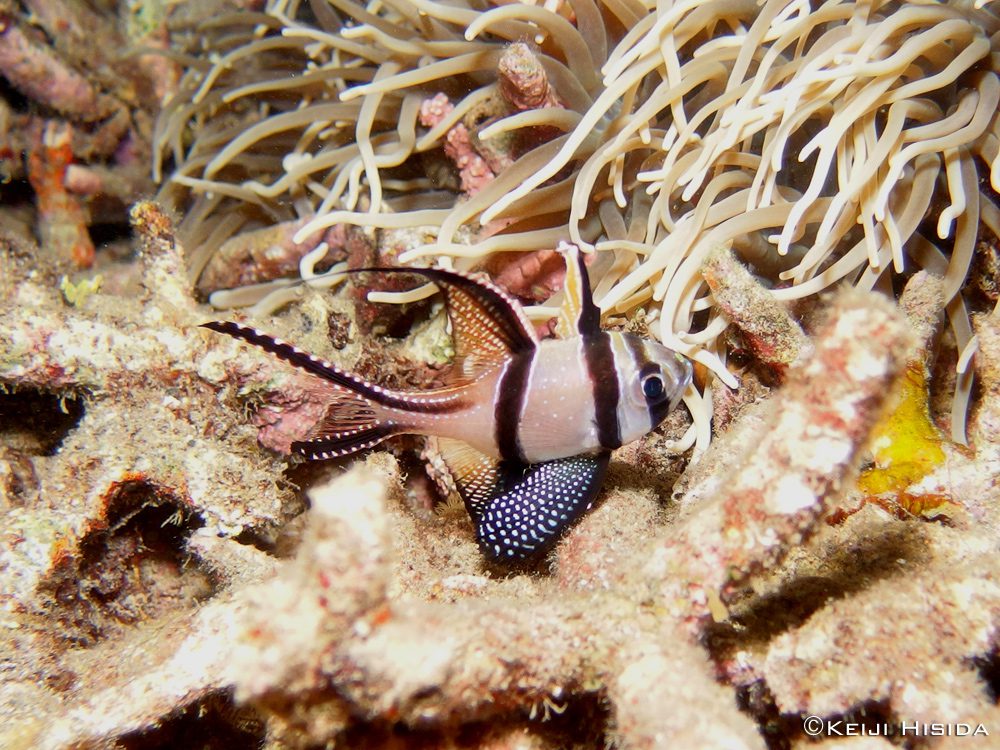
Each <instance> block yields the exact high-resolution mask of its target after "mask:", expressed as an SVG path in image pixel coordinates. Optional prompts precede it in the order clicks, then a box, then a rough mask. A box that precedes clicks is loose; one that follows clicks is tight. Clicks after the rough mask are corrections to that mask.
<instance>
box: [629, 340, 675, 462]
mask: <svg viewBox="0 0 1000 750" xmlns="http://www.w3.org/2000/svg"><path fill="white" fill-rule="evenodd" d="M623 336H625V337H626V338H627V339H629V340H628V341H627V349H628V350H629V351H630V352H631V353H632V356H630V357H628V358H627V359H626V361H625V362H624V363H619V365H618V367H619V373H618V376H619V383H620V388H621V398H620V400H619V403H618V409H619V414H618V422H619V425H620V429H621V438H622V444H625V443H629V442H631V441H633V440H638V439H639V438H640V437H642V436H643V435H645V434H646V433H647V432H649V431H650V430H652V429H653V428H654V427H656V426H657V425H659V424H660V423H661V422H662V421H663V420H664V419H666V417H667V415H668V414H669V413H670V412H672V411H673V410H674V409H675V408H676V407H677V404H678V403H680V400H681V398H682V396H683V395H684V391H685V390H687V387H688V386H689V385H690V384H691V375H692V368H691V362H690V361H689V360H688V358H687V357H685V356H684V355H682V354H679V353H678V352H675V351H674V350H673V349H670V348H668V347H666V346H664V345H663V344H660V343H658V342H656V341H653V340H651V339H647V338H641V337H639V336H632V335H631V334H623Z"/></svg>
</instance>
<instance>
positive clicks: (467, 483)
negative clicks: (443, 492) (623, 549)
mask: <svg viewBox="0 0 1000 750" xmlns="http://www.w3.org/2000/svg"><path fill="white" fill-rule="evenodd" d="M437 448H438V451H439V452H440V454H441V457H442V458H443V459H444V461H445V463H446V464H447V466H448V469H449V471H450V472H451V474H452V478H453V479H454V480H455V484H456V486H457V488H458V494H459V495H460V496H461V498H462V500H463V502H464V503H465V507H466V510H467V511H468V513H469V516H470V517H471V518H472V523H473V524H474V525H475V527H476V540H477V541H478V542H479V547H480V549H481V550H482V552H483V555H484V556H485V557H486V558H487V559H488V560H490V561H491V562H494V563H498V564H501V565H512V564H523V563H530V562H532V561H534V560H537V559H538V558H539V557H541V556H542V555H544V554H545V553H546V552H548V551H549V550H550V549H551V548H552V546H553V545H554V544H555V543H556V542H557V541H558V540H559V538H560V537H561V536H562V534H563V533H564V532H565V531H566V530H567V529H568V528H569V527H570V526H572V525H573V524H574V523H576V521H577V520H579V518H580V517H581V516H582V515H583V514H584V513H586V512H587V511H588V510H589V509H590V506H591V505H592V504H593V502H594V499H595V498H596V497H597V493H598V491H599V490H600V488H601V484H602V483H603V482H604V474H605V472H606V471H607V468H608V460H609V458H610V453H608V452H607V451H604V452H601V453H596V454H584V455H580V456H571V457H569V458H559V459H555V460H553V461H544V462H542V463H537V464H520V463H516V462H509V461H500V460H497V459H493V458H490V457H489V456H485V455H483V454H482V453H479V452H478V451H475V450H473V449H472V448H469V446H467V445H466V444H465V443H462V442H461V441H458V440H449V439H445V438H440V439H439V440H438V445H437Z"/></svg>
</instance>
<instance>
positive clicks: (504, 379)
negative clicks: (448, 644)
mask: <svg viewBox="0 0 1000 750" xmlns="http://www.w3.org/2000/svg"><path fill="white" fill-rule="evenodd" d="M560 249H561V250H562V251H563V254H564V257H565V260H566V281H565V284H564V290H563V303H562V306H561V308H560V310H559V315H558V318H557V321H556V337H555V338H545V339H541V340H540V339H539V337H538V335H537V333H536V332H535V328H534V327H533V326H532V325H531V323H530V322H529V321H528V318H527V316H526V315H525V313H524V310H523V308H522V307H521V305H520V303H519V302H518V301H517V300H515V299H514V298H513V297H511V296H510V295H509V294H507V293H506V292H505V291H503V290H502V289H500V288H499V287H497V286H496V285H495V284H493V283H492V282H490V281H489V280H488V279H485V278H482V277H479V276H473V275H470V274H466V273H462V272H458V271H452V270H445V269H439V268H365V269H358V270H357V272H359V273H360V272H374V273H380V274H387V275H389V274H403V273H405V274H409V275H413V276H417V277H422V278H423V279H424V280H426V281H429V282H433V283H434V284H435V285H436V286H437V287H438V288H439V289H440V290H441V291H442V292H443V294H444V296H445V304H446V307H447V312H448V318H449V322H450V326H451V334H452V338H453V340H454V348H455V359H454V362H453V363H452V367H451V369H450V371H449V374H448V375H447V379H446V381H445V382H444V385H442V386H441V387H438V388H434V389H429V390H426V391H421V392H412V391H402V390H393V389H390V388H385V387H382V386H380V385H378V384H376V383H371V382H368V381H367V380H364V379H363V378H361V377H358V376H357V375H355V374H353V373H350V372H348V371H346V370H343V369H341V368H339V367H337V366H336V365H334V364H332V363H330V362H327V361H325V360H323V359H321V358H319V357H316V356H315V355H312V354H309V353H307V352H305V351H302V350H300V349H298V348H296V347H295V346H293V345H291V344H289V343H287V342H284V341H281V340H279V339H276V338H274V337H272V336H269V335H268V334H266V333H263V332H261V331H259V330H257V329H254V328H250V327H248V326H244V325H241V324H239V323H235V322H229V321H214V322H209V323H205V324H204V325H203V327H204V328H208V329H210V330H213V331H216V332H218V333H223V334H227V335H229V336H232V337H234V338H236V339H240V340H242V341H245V342H247V343H249V344H252V345H254V346H256V347H258V348H260V349H262V350H263V351H265V352H268V353H270V354H272V355H274V356H276V357H278V358H279V359H281V360H284V361H285V362H287V363H289V364H291V365H293V366H295V367H297V368H298V369H300V370H304V371H305V372H307V373H309V374H311V375H313V376H315V377H316V378H318V379H319V380H320V381H321V382H322V388H323V390H322V392H323V394H324V397H325V398H327V399H328V401H329V403H328V405H327V406H326V410H325V415H324V416H323V417H322V418H321V419H320V420H319V422H318V423H317V425H316V427H315V428H314V429H313V431H312V433H311V435H310V436H309V437H308V439H306V440H303V441H298V442H294V443H292V450H293V451H294V452H296V453H299V454H301V455H303V456H305V457H306V458H308V459H317V460H322V459H332V458H341V457H344V456H349V455H351V454H354V453H358V452H360V451H364V450H367V449H370V448H374V447H375V446H377V445H378V444H379V443H381V442H382V441H384V440H386V439H388V438H390V437H392V436H395V435H400V434H417V435H425V436H432V437H434V438H436V443H437V450H438V451H439V453H440V457H441V458H442V459H443V461H444V464H445V466H446V467H447V469H448V471H449V473H450V474H451V476H452V478H453V480H454V483H455V486H456V488H457V491H458V494H459V495H460V496H461V498H462V500H463V502H464V504H465V507H466V510H467V511H468V513H469V516H470V517H471V519H472V521H473V524H474V526H475V529H476V538H477V541H478V543H479V547H480V549H481V550H482V552H483V555H484V556H485V557H486V559H487V560H489V561H490V562H491V563H495V564H499V565H520V564H527V563H532V562H534V561H536V560H537V559H538V558H540V557H541V556H542V555H544V554H545V553H547V552H548V551H549V550H550V549H551V548H552V547H553V545H554V544H555V543H556V542H557V541H558V540H559V538H561V536H562V535H563V534H564V533H565V532H566V530H567V529H569V528H570V527H571V526H572V525H573V524H575V523H576V522H577V521H578V520H579V519H580V518H581V517H582V516H583V515H584V514H585V513H586V512H587V511H588V510H589V509H590V507H591V506H592V505H593V503H594V500H595V499H596V497H597V494H598V492H599V490H600V488H601V485H602V483H603V481H604V476H605V474H606V472H607V468H608V463H609V459H610V455H611V451H612V450H614V449H615V448H618V447H620V446H622V445H625V444H627V443H630V442H632V441H634V440H637V439H639V438H640V437H642V436H643V435H645V434H647V433H648V432H650V431H651V430H653V429H654V428H655V427H656V426H657V425H659V424H660V423H661V422H662V421H663V420H664V419H665V418H666V416H667V415H668V414H669V413H670V412H671V411H672V410H673V409H675V408H676V407H677V405H678V403H679V401H680V400H681V398H682V396H683V394H684V391H685V390H686V389H687V388H688V386H689V385H690V384H691V375H692V367H691V363H690V361H689V360H688V359H687V358H686V357H684V356H683V355H682V354H680V353H678V352H676V351H674V350H672V349H670V348H668V347H666V346H664V345H663V344H660V343H659V342H656V341H654V340H653V339H650V338H645V337H640V336H638V335H634V334H629V333H624V332H618V331H605V330H602V329H601V312H600V309H599V308H598V307H597V305H596V304H595V303H594V300H593V295H592V292H591V288H590V281H589V278H588V274H587V267H586V264H585V262H584V259H583V256H582V255H581V254H580V253H579V251H578V250H577V249H576V247H575V246H571V245H566V244H565V243H564V244H563V245H562V246H561V248H560Z"/></svg>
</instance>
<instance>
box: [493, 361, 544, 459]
mask: <svg viewBox="0 0 1000 750" xmlns="http://www.w3.org/2000/svg"><path fill="white" fill-rule="evenodd" d="M534 362H535V352H534V351H531V352H526V353H523V354H518V355H516V356H514V357H512V358H511V360H510V362H509V363H508V364H507V367H506V368H505V369H504V372H503V374H502V375H501V376H500V380H499V382H498V383H497V401H496V405H495V406H494V413H493V429H494V430H495V431H496V432H495V436H496V442H497V450H499V452H500V457H501V458H502V459H504V460H505V461H517V462H523V461H524V453H523V452H522V451H521V440H520V437H519V435H518V432H519V425H520V423H521V412H522V410H523V409H524V401H525V399H526V398H527V397H528V384H529V382H530V380H531V367H532V365H533V364H534Z"/></svg>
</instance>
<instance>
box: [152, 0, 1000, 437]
mask: <svg viewBox="0 0 1000 750" xmlns="http://www.w3.org/2000/svg"><path fill="white" fill-rule="evenodd" d="M991 5H992V4H991V3H987V2H982V1H979V0H977V2H969V1H968V0H953V1H952V2H946V3H942V2H916V3H914V2H878V0H871V1H870V2H847V1H838V0H830V1H829V2H825V3H822V4H810V3H808V2H805V1H804V0H766V1H765V2H762V3H755V2H749V1H743V0H735V1H734V0H687V1H680V2H669V1H668V2H659V3H652V2H643V1H641V0H599V1H595V0H567V2H559V1H558V0H554V1H552V2H546V4H545V6H544V7H539V6H535V5H529V4H520V3H510V4H503V5H499V6H498V7H492V8H490V7H487V6H485V5H484V4H481V3H478V2H472V1H467V2H461V3H458V2H456V3H454V4H445V3H439V2H432V1H431V0H380V1H379V2H374V3H370V4H368V5H366V6H361V5H357V4H355V3H353V2H350V0H310V2H308V3H302V4H300V3H298V2H294V1H293V2H289V1H288V0H270V2H269V3H268V6H267V11H266V12H265V13H239V14H234V15H232V16H227V17H224V18H219V19H216V20H215V21H213V24H212V26H213V29H214V30H215V32H214V33H213V35H212V36H211V37H209V38H210V39H211V41H210V46H209V49H207V50H206V52H208V53H209V56H208V58H205V59H202V58H198V59H196V60H195V61H194V62H195V64H194V65H193V66H192V68H191V70H190V72H189V73H188V74H187V75H186V76H185V77H184V79H183V81H182V83H181V88H180V91H179V92H178V94H177V96H175V97H174V99H173V100H172V101H171V102H170V103H169V104H168V106H167V107H166V109H165V110H164V113H163V116H162V117H161V120H160V123H159V126H158V128H157V135H156V148H157V150H158V152H159V153H160V154H162V155H163V156H166V155H168V154H172V156H173V159H174V162H175V164H176V171H175V173H174V174H173V176H172V177H171V182H170V184H169V185H168V186H167V187H166V188H165V195H166V194H170V195H171V196H172V198H173V199H174V200H175V201H176V200H180V199H181V198H182V195H181V194H180V193H178V192H177V191H178V188H185V189H187V190H190V191H191V192H192V193H193V194H194V196H195V199H194V203H193V206H192V207H191V208H190V210H189V212H188V213H187V218H186V219H185V222H184V224H183V225H182V232H184V233H186V234H187V235H188V236H187V237H186V241H187V243H188V245H189V246H192V247H194V246H198V247H199V248H200V249H199V251H198V253H196V255H195V256H194V257H193V259H192V269H191V271H192V274H194V275H195V276H198V275H200V274H201V273H202V270H203V269H204V267H205V266H206V264H207V263H208V262H209V260H210V259H211V256H212V254H213V253H214V252H216V251H217V250H218V248H219V247H220V246H221V245H222V244H223V243H224V242H225V241H230V242H232V241H237V242H239V241H240V240H239V239H238V238H239V237H240V236H241V233H246V232H248V231H250V230H254V229H258V230H259V229H260V228H261V227H264V226H268V225H274V224H279V225H282V226H284V227H287V228H290V229H294V230H295V231H294V242H295V243H298V244H297V245H296V246H295V257H297V258H302V259H304V260H303V264H304V265H303V270H304V271H305V273H306V275H308V276H309V277H310V278H311V279H313V280H314V281H316V280H317V279H316V278H315V274H313V273H312V269H313V266H314V265H315V263H316V262H317V259H318V258H319V256H321V255H323V253H325V252H326V248H327V245H328V244H329V240H330V237H329V236H328V234H329V232H330V231H332V230H333V229H334V228H337V227H344V226H345V225H348V226H355V227H360V228H363V229H365V230H381V229H412V230H419V232H416V233H415V236H418V237H425V238H426V239H424V240H420V241H415V242H414V243H413V246H412V247H410V248H409V249H408V250H407V251H406V252H404V253H403V254H402V255H401V256H400V257H399V260H400V261H401V262H412V261H415V260H418V259H424V262H427V260H430V261H432V262H435V263H439V264H443V265H454V266H458V267H463V268H471V267H475V266H476V265H477V264H480V263H482V262H483V260H484V259H485V258H487V256H491V255H493V254H494V253H501V252H509V251H527V250H537V249H542V248H552V247H555V246H556V245H557V244H558V242H559V241H560V240H564V239H566V238H569V239H571V240H572V241H573V242H575V243H577V244H578V245H580V246H582V247H584V248H586V249H590V250H593V251H595V252H596V254H597V258H596V259H595V261H594V264H595V265H594V266H593V271H592V276H593V277H594V278H595V279H596V288H595V290H594V291H595V299H596V300H597V302H598V304H600V305H601V307H602V309H603V310H604V311H605V312H606V313H622V314H628V313H631V312H632V311H635V310H636V309H640V308H641V309H643V310H644V311H645V319H646V320H647V322H649V323H651V324H653V325H652V330H653V332H654V333H655V334H657V335H658V337H659V338H660V339H661V340H662V341H663V342H664V343H666V344H668V345H670V346H672V347H674V348H676V349H677V350H679V351H681V352H684V353H685V354H687V355H689V356H691V357H692V358H693V359H695V360H696V361H698V362H701V363H702V364H703V365H705V366H706V367H707V368H709V369H710V370H711V371H712V372H713V373H714V374H715V375H716V376H717V377H718V378H719V380H721V381H722V382H723V383H724V384H726V385H728V386H734V385H736V378H735V377H734V375H733V374H732V373H731V372H730V371H729V370H728V369H727V367H726V352H725V347H724V344H723V341H724V339H723V338H722V337H721V334H722V333H723V332H724V331H725V329H726V328H727V326H729V325H730V321H729V319H728V318H727V316H726V315H725V314H724V313H723V312H722V311H721V310H720V309H719V308H718V307H717V305H716V304H715V301H714V299H713V296H712V294H711V292H710V290H709V288H708V286H707V284H706V283H705V280H704V278H703V276H702V269H703V266H704V263H705V260H706V258H707V257H708V254H709V253H710V252H711V251H712V250H713V249H715V248H717V247H719V246H731V247H732V248H733V250H734V251H735V252H736V253H737V254H738V255H739V256H740V257H741V258H742V259H743V260H744V261H745V262H746V263H747V264H748V265H750V267H751V268H752V270H753V271H754V273H755V275H756V276H757V278H758V279H760V280H761V282H762V283H763V284H764V285H765V286H767V287H768V288H769V289H770V294H771V295H772V296H773V298H774V299H776V300H781V301H787V300H795V299H800V298H804V297H808V296H811V295H815V294H816V293H817V292H820V291H821V290H824V289H827V288H828V287H830V286H831V285H833V284H836V283H838V282H841V281H842V280H843V281H846V282H848V283H852V284H854V285H855V286H858V287H862V288H866V289H870V288H883V289H886V290H887V291H890V292H891V291H892V277H893V274H901V273H909V272H910V271H915V270H918V269H920V268H924V269H927V270H929V271H931V272H933V273H936V274H938V275H941V276H943V278H944V280H945V295H946V298H947V299H948V300H949V302H948V306H947V311H948V315H949V320H950V323H951V328H952V331H953V334H954V338H955V343H956V346H957V348H958V350H959V352H964V353H965V354H966V356H964V357H962V358H961V360H960V361H961V362H963V363H967V360H968V356H967V355H968V353H969V351H971V347H972V346H973V345H974V344H973V338H972V332H971V327H970V325H969V317H968V312H967V309H966V302H965V300H964V299H963V297H962V294H961V289H962V286H963V282H964V280H965V278H966V276H967V274H968V271H969V267H970V263H971V261H972V258H973V254H974V250H975V246H976V242H977V238H978V236H979V233H980V226H981V225H984V226H986V227H988V228H989V230H990V231H992V232H993V233H994V234H997V235H1000V211H998V209H997V207H996V205H995V204H994V203H993V200H992V198H991V197H990V195H989V194H988V193H989V190H990V188H989V186H988V185H987V184H986V181H985V180H981V179H980V177H979V173H980V171H982V173H983V174H984V175H986V174H987V173H988V174H989V181H990V182H991V184H992V187H993V189H994V190H1000V116H998V102H1000V78H998V74H1000V18H998V16H997V14H996V13H995V12H994V10H993V8H992V7H991ZM512 55H514V56H516V57H517V61H520V63H523V64H522V65H521V66H520V67H518V65H516V64H513V63H512V61H511V56H512ZM517 61H515V62H517ZM511 70H514V71H515V72H514V73H513V74H512V73H511ZM529 80H530V81H531V82H534V83H533V85H534V84H538V82H539V81H541V84H539V85H540V86H541V88H542V90H543V91H544V92H545V95H544V96H540V97H536V100H537V101H536V103H535V104H532V105H530V106H527V107H526V106H524V105H523V103H519V100H518V96H516V95H512V93H511V88H512V86H513V89H514V90H515V92H517V91H520V92H524V91H525V90H527V89H528V88H529V86H528V82H529ZM512 81H513V83H512ZM442 94H443V95H444V96H445V97H447V99H446V101H445V104H446V106H443V107H440V108H439V109H438V111H437V116H435V117H433V118H430V119H426V118H425V119H424V120H422V119H421V115H422V112H423V113H424V114H425V115H426V114H427V109H428V107H430V106H431V104H430V103H431V102H433V101H434V100H435V97H439V96H440V95H442ZM529 98H530V97H529ZM438 101H439V103H440V101H441V100H440V99H439V100H438ZM423 122H433V124H432V125H422V123H423ZM458 127H464V128H465V129H466V130H467V131H468V134H467V140H466V141H463V143H465V144H466V146H464V147H461V148H460V147H458V146H456V145H455V144H454V143H452V144H451V145H452V151H451V152H448V146H449V140H448V138H449V134H454V131H455V128H458ZM463 149H464V150H463ZM458 151H461V152H462V153H461V155H462V156H464V157H467V158H471V157H472V156H477V157H479V158H481V159H482V162H483V164H482V165H481V166H480V167H479V168H480V170H481V172H482V175H483V179H480V180H478V181H475V182H474V183H473V181H469V180H466V179H465V178H464V176H463V181H462V182H461V183H459V182H458V181H457V180H455V179H454V176H453V175H452V176H451V178H450V179H449V177H448V176H446V177H445V178H444V179H441V178H440V177H439V176H438V173H439V172H440V169H439V167H440V163H441V162H442V161H443V160H444V159H443V158H439V159H437V161H435V157H436V156H438V155H441V154H442V153H443V152H445V153H448V155H449V156H450V157H451V158H452V160H453V161H455V162H456V165H457V167H458V168H459V169H460V170H461V169H462V165H461V164H459V163H458V162H459V159H458V158H457V156H456V152H458ZM435 165H437V168H438V173H436V172H435ZM432 174H433V175H435V176H436V178H435V179H432V178H431V177H430V176H428V175H432ZM291 234H292V232H289V235H291ZM231 238H232V239H231ZM324 242H326V243H327V244H326V245H324ZM317 247H318V248H319V249H318V250H316V249H315V248H317ZM338 270H340V267H339V266H335V267H334V269H333V271H334V272H336V271H338ZM336 278H337V276H336V274H335V273H334V274H332V275H327V276H326V277H324V278H323V279H319V281H323V282H324V283H329V282H332V281H333V280H335V279H336ZM270 289H273V285H270V286H265V287H264V290H270ZM425 293H429V290H418V291H417V292H416V293H415V294H411V295H408V296H405V297H403V299H413V298H414V297H415V296H418V295H420V294H425ZM259 296H260V295H259V294H256V293H255V294H252V295H250V297H248V299H250V300H253V299H257V298H259ZM223 301H225V300H223ZM230 301H231V299H230ZM555 301H556V300H551V301H549V304H545V305H540V306H538V307H536V308H534V309H533V310H532V311H531V312H532V314H533V315H534V316H535V317H537V318H544V317H546V316H547V315H551V313H552V304H553V303H554V302H555ZM956 391H957V393H956V398H955V403H954V407H953V420H952V432H953V436H954V437H955V438H956V439H959V440H963V439H964V418H965V412H966V405H967V400H968V394H969V391H970V379H969V377H968V376H965V377H960V378H959V380H958V385H957V388H956ZM687 403H688V406H689V408H690V409H691V411H692V415H693V416H694V422H695V424H694V426H693V427H692V429H691V430H689V432H688V435H687V436H686V438H685V440H684V441H682V445H680V446H678V447H686V446H689V445H690V444H692V443H694V442H695V441H697V442H698V443H699V445H700V446H701V447H703V446H704V445H705V444H706V443H707V441H708V439H709V435H710V431H709V422H710V416H711V386H710V385H708V386H706V387H705V388H704V391H703V392H702V393H697V392H692V393H691V394H690V395H689V398H688V399H687Z"/></svg>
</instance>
